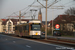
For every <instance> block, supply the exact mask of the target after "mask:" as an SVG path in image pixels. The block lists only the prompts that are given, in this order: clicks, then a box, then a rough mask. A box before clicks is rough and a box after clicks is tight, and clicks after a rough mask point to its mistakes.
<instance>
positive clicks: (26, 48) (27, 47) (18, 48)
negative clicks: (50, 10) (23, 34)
mask: <svg viewBox="0 0 75 50" xmlns="http://www.w3.org/2000/svg"><path fill="white" fill-rule="evenodd" d="M0 50H75V49H74V48H71V47H65V46H60V45H55V44H50V43H44V42H39V41H34V40H29V39H24V38H17V37H12V36H7V35H2V34H0Z"/></svg>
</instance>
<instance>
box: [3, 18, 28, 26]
mask: <svg viewBox="0 0 75 50" xmlns="http://www.w3.org/2000/svg"><path fill="white" fill-rule="evenodd" d="M8 20H9V19H6V20H5V21H3V22H2V25H6V22H7V21H8ZM10 20H11V21H12V22H13V25H15V24H17V22H18V21H19V19H10ZM21 21H27V22H29V19H21Z"/></svg>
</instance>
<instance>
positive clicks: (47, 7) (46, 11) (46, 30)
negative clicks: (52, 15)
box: [37, 0, 58, 40]
mask: <svg viewBox="0 0 75 50" xmlns="http://www.w3.org/2000/svg"><path fill="white" fill-rule="evenodd" d="M45 1H46V6H44V5H43V4H41V3H40V2H39V1H38V0H37V2H38V3H40V4H41V5H42V6H43V7H44V8H46V18H45V40H47V8H49V7H51V6H52V5H54V4H55V3H57V2H58V1H57V0H55V1H54V2H53V3H52V4H51V5H49V6H47V1H48V0H45Z"/></svg>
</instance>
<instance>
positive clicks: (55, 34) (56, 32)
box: [53, 31, 61, 36]
mask: <svg viewBox="0 0 75 50" xmlns="http://www.w3.org/2000/svg"><path fill="white" fill-rule="evenodd" d="M53 36H61V32H60V31H53Z"/></svg>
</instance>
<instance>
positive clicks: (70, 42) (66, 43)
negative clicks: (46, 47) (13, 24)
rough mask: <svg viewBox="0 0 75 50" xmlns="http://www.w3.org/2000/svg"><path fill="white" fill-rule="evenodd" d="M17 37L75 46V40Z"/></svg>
mask: <svg viewBox="0 0 75 50" xmlns="http://www.w3.org/2000/svg"><path fill="white" fill-rule="evenodd" d="M9 36H13V37H17V36H14V35H9ZM17 38H23V39H29V40H35V41H40V42H45V43H51V44H57V45H63V46H68V47H73V48H75V40H65V39H58V38H47V40H45V39H44V38H42V39H36V38H29V37H17Z"/></svg>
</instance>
